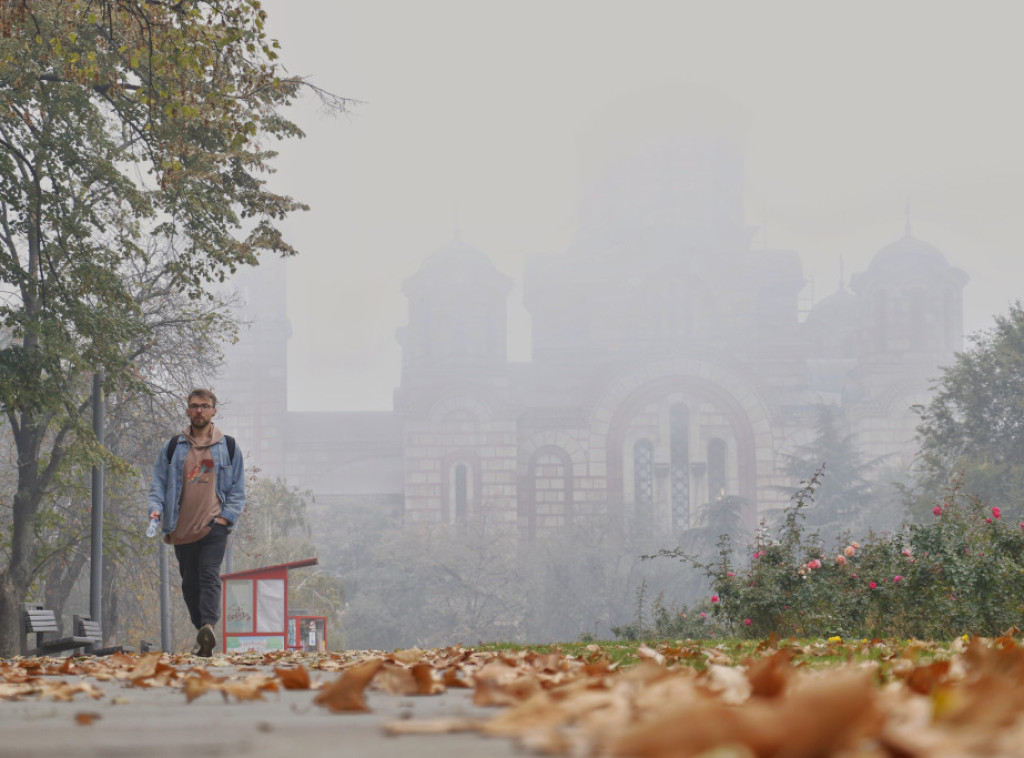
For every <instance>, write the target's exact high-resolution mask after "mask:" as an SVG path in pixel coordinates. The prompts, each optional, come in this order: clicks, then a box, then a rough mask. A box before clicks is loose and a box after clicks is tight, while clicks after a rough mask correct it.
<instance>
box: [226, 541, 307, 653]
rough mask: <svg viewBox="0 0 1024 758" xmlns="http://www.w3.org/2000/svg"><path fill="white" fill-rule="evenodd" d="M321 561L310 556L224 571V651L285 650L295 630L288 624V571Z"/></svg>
mask: <svg viewBox="0 0 1024 758" xmlns="http://www.w3.org/2000/svg"><path fill="white" fill-rule="evenodd" d="M318 563H319V560H317V559H316V558H307V559H306V560H303V561H294V562H292V563H281V564H278V565H276V566H264V567H263V568H256V569H249V570H248V571H237V572H234V573H231V574H221V577H220V580H221V585H222V589H223V592H222V593H221V595H222V601H221V602H222V604H223V618H224V652H225V653H242V652H246V651H250V650H252V651H259V652H267V651H270V650H284V649H285V647H286V645H287V642H288V639H289V636H290V635H292V634H294V630H292V629H290V628H289V626H290V625H289V616H288V572H289V571H291V570H293V569H297V568H305V567H306V566H316V565H317V564H318ZM292 623H294V621H293V622H292ZM293 639H294V638H293Z"/></svg>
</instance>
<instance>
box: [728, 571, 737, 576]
mask: <svg viewBox="0 0 1024 758" xmlns="http://www.w3.org/2000/svg"><path fill="white" fill-rule="evenodd" d="M726 576H730V577H731V576H736V574H734V573H732V572H731V571H730V572H729V573H728V574H726Z"/></svg>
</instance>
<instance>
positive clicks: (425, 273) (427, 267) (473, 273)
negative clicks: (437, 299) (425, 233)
mask: <svg viewBox="0 0 1024 758" xmlns="http://www.w3.org/2000/svg"><path fill="white" fill-rule="evenodd" d="M453 276H457V277H458V278H459V279H460V280H469V281H475V282H481V283H483V282H488V283H492V284H496V285H498V287H499V288H500V289H504V290H506V291H508V290H510V289H511V287H512V280H511V279H509V278H508V277H507V276H505V275H504V274H502V273H501V272H500V271H498V269H497V268H496V267H495V265H494V263H492V262H491V259H490V258H488V257H487V255H486V254H485V253H483V252H481V251H480V250H478V249H477V248H475V247H471V246H470V245H467V244H466V243H464V242H463V241H462V238H461V237H460V236H459V234H458V233H456V235H455V238H454V239H453V240H452V241H451V242H449V243H448V244H447V245H442V246H441V247H439V248H437V249H436V250H434V252H432V253H431V254H430V255H428V256H427V257H426V258H424V259H423V262H422V263H421V264H420V267H419V269H418V270H417V271H416V273H415V274H413V276H411V277H409V278H408V279H406V280H405V286H404V287H403V289H404V290H405V291H406V292H407V293H408V288H409V286H410V285H412V286H416V285H418V284H420V283H424V284H426V283H431V282H435V281H450V280H451V278H452V277H453Z"/></svg>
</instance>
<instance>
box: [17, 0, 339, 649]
mask: <svg viewBox="0 0 1024 758" xmlns="http://www.w3.org/2000/svg"><path fill="white" fill-rule="evenodd" d="M265 19H266V14H265V12H264V11H263V10H262V9H261V8H260V4H259V3H258V2H257V1H256V0H218V1H217V2H212V1H211V2H189V3H162V2H154V3H143V4H139V3H129V4H125V3H118V2H113V0H90V1H89V2H86V0H32V1H29V0H14V1H13V2H6V3H3V4H2V5H0V287H2V292H0V332H2V334H3V337H4V339H3V343H2V348H0V407H2V409H3V412H4V415H5V416H6V421H7V430H6V431H7V432H8V433H9V435H10V438H11V440H12V442H13V451H12V452H13V462H14V463H15V464H16V465H15V466H14V469H15V472H16V473H15V474H14V479H13V481H12V482H11V485H12V488H13V493H12V495H11V498H10V511H9V518H10V530H9V534H10V541H9V543H8V544H7V550H6V553H5V555H4V559H5V560H4V562H3V564H2V565H0V656H3V655H10V654H12V653H14V652H15V651H16V649H17V640H18V621H19V619H18V612H17V608H18V605H19V603H20V602H22V600H23V599H24V597H25V594H26V592H27V591H28V588H29V586H30V584H31V582H32V580H33V578H34V575H35V572H36V570H37V568H38V561H37V558H38V551H39V544H40V543H39V539H40V530H41V529H45V528H46V527H47V523H48V522H47V519H46V518H43V516H44V515H45V514H44V513H43V511H42V510H41V509H43V508H44V504H45V499H46V497H47V495H48V493H50V492H52V491H53V490H54V488H55V487H56V486H57V485H58V483H59V477H60V476H62V475H64V472H66V470H67V466H69V465H71V464H72V463H73V464H75V465H78V466H83V467H87V466H88V465H90V464H91V463H94V462H96V461H99V460H100V459H101V458H103V457H104V456H106V455H107V453H106V452H105V451H104V450H103V449H101V448H100V447H99V446H97V445H96V444H95V440H94V439H93V437H92V434H91V429H90V425H89V414H88V408H89V403H88V396H89V388H90V380H91V376H92V375H93V373H94V372H99V371H102V372H104V375H105V384H106V388H107V390H108V392H109V393H110V394H111V396H115V395H117V394H118V393H122V392H132V391H134V390H138V389H145V388H146V386H147V379H153V378H154V377H146V376H145V375H144V374H143V373H142V372H143V367H144V364H145V360H144V359H143V355H144V354H145V353H146V352H147V351H148V350H149V349H150V347H151V345H152V344H155V343H154V340H155V339H156V336H157V335H156V331H157V327H156V326H155V325H154V322H153V318H152V317H153V315H154V314H152V313H150V312H148V311H147V310H146V305H145V302H144V301H143V300H141V299H139V298H138V297H137V296H136V293H135V292H133V289H132V287H131V282H132V277H131V275H130V274H131V272H133V271H139V270H140V267H141V269H146V268H147V267H149V266H150V264H155V263H156V262H157V257H156V256H157V255H160V256H164V257H162V258H160V262H159V265H158V266H154V267H153V268H152V269H151V270H150V273H151V278H150V281H151V282H153V283H154V284H155V285H156V286H159V287H161V288H164V289H165V290H166V291H167V292H175V293H185V294H187V295H189V296H191V297H193V298H202V297H203V296H204V290H205V288H206V286H207V285H208V284H209V283H211V282H217V281H223V280H224V279H225V277H226V276H227V275H228V274H230V273H231V272H233V271H234V270H235V269H236V268H237V267H238V266H240V265H246V264H255V263H256V262H257V260H258V255H259V254H260V253H262V252H275V253H280V254H285V255H287V254H291V253H293V252H294V250H293V249H292V248H291V247H290V246H289V245H288V244H287V243H286V242H285V241H284V240H283V239H282V237H281V234H280V231H279V229H278V228H277V224H278V222H279V221H280V220H281V219H283V218H285V217H286V216H287V215H288V214H289V213H291V212H293V211H295V210H298V209H301V208H303V207H304V206H302V205H301V204H300V203H298V202H296V201H295V200H293V199H291V198H289V197H286V196H283V195H279V194H275V193H274V192H272V191H270V190H269V189H268V188H267V186H266V181H265V179H264V177H263V175H264V174H265V173H267V172H268V171H269V170H270V162H271V161H272V159H273V157H274V153H273V152H272V151H271V150H270V149H269V148H268V143H269V141H271V140H274V139H282V138H289V137H298V136H301V132H300V131H299V129H298V128H297V127H296V126H295V125H294V124H292V123H291V122H289V121H288V120H287V119H285V118H283V117H282V116H281V115H280V108H281V107H282V106H284V105H287V104H288V103H289V102H290V101H291V100H292V99H293V98H294V97H295V95H296V93H297V91H298V89H299V88H300V87H301V86H302V85H303V82H302V80H300V79H297V78H294V77H288V76H286V75H285V74H284V72H283V70H282V69H281V67H280V64H279V63H278V62H277V53H276V50H275V48H276V43H275V42H274V41H273V40H270V39H268V38H267V36H266V34H265V31H264V22H265ZM335 104H336V105H340V106H342V107H343V106H344V102H343V101H336V103H335ZM153 242H156V243H157V244H155V246H154V245H153V244H151V243H153ZM188 317H189V316H188V314H187V313H182V314H181V315H180V318H182V319H185V318H188ZM182 354H184V355H187V354H188V348H186V349H185V351H184V353H182ZM147 368H151V369H154V370H156V369H155V368H154V367H152V366H149V367H147ZM153 383H157V382H155V381H154V382H153Z"/></svg>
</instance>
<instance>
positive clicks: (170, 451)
mask: <svg viewBox="0 0 1024 758" xmlns="http://www.w3.org/2000/svg"><path fill="white" fill-rule="evenodd" d="M180 436H181V435H180V434H175V435H174V436H173V437H171V439H170V441H168V443H167V465H168V466H170V465H171V458H173V457H174V451H175V450H177V449H178V438H179V437H180Z"/></svg>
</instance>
